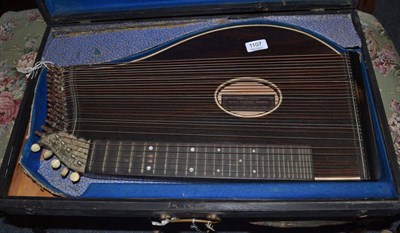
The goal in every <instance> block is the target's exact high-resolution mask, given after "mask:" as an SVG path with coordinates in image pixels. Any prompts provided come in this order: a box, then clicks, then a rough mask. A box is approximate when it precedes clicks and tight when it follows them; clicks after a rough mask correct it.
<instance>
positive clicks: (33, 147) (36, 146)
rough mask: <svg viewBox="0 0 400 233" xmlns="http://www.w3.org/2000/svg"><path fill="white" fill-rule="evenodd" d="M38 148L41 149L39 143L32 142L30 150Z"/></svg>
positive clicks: (37, 150)
mask: <svg viewBox="0 0 400 233" xmlns="http://www.w3.org/2000/svg"><path fill="white" fill-rule="evenodd" d="M40 149H41V148H40V145H39V144H37V143H35V144H32V146H31V151H32V152H39V151H40Z"/></svg>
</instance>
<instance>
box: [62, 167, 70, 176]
mask: <svg viewBox="0 0 400 233" xmlns="http://www.w3.org/2000/svg"><path fill="white" fill-rule="evenodd" d="M68 173H69V169H68V168H66V167H64V168H63V169H62V170H61V177H62V178H65V177H67V176H68Z"/></svg>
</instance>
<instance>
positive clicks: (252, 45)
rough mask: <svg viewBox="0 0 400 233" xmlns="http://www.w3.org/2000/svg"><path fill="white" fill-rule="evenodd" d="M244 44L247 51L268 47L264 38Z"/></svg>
mask: <svg viewBox="0 0 400 233" xmlns="http://www.w3.org/2000/svg"><path fill="white" fill-rule="evenodd" d="M245 45H246V49H247V52H248V53H251V52H255V51H258V50H264V49H268V44H267V41H266V40H265V39H262V40H255V41H250V42H247V43H246V44H245Z"/></svg>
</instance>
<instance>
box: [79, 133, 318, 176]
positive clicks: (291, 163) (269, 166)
mask: <svg viewBox="0 0 400 233" xmlns="http://www.w3.org/2000/svg"><path fill="white" fill-rule="evenodd" d="M86 172H87V173H91V174H99V175H118V176H132V177H171V178H176V177H182V178H186V177H187V178H189V177H192V178H209V179H211V178H217V179H254V180H257V179H260V180H312V179H314V173H313V162H312V150H311V148H310V147H307V146H301V145H279V146H278V145H237V144H204V143H196V144H190V143H153V142H151V143H149V142H127V141H93V142H92V145H91V151H90V155H89V158H88V162H87V165H86Z"/></svg>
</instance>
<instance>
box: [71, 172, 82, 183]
mask: <svg viewBox="0 0 400 233" xmlns="http://www.w3.org/2000/svg"><path fill="white" fill-rule="evenodd" d="M80 178H81V176H80V175H79V173H78V172H72V173H71V175H70V176H69V179H70V180H71V181H72V182H73V183H76V182H78V181H79V179H80Z"/></svg>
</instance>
